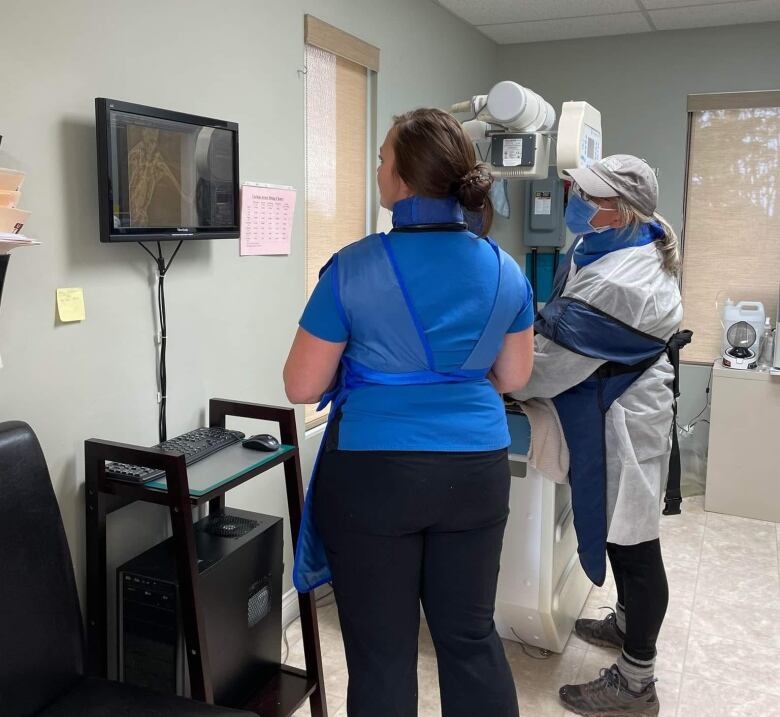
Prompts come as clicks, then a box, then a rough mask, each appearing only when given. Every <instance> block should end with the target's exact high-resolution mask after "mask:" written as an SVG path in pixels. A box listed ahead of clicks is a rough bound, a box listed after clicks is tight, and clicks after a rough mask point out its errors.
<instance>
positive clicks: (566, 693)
mask: <svg viewBox="0 0 780 717" xmlns="http://www.w3.org/2000/svg"><path fill="white" fill-rule="evenodd" d="M558 694H559V695H560V698H561V702H563V704H564V705H565V706H566V709H568V710H570V711H571V712H575V713H576V714H578V715H587V717H656V715H657V714H658V710H659V704H658V695H657V694H656V691H655V681H653V682H651V683H650V684H649V685H648V686H647V687H645V688H644V689H643V690H642V691H641V692H631V691H630V690H629V689H628V685H627V684H626V681H625V679H624V678H623V676H622V675H621V674H620V672H619V671H618V668H617V665H612V667H610V668H609V669H606V668H605V669H603V670H602V671H601V674H600V676H599V677H598V678H596V679H595V680H593V681H592V682H586V683H585V684H583V685H564V686H563V687H561V689H560V691H559V693H558Z"/></svg>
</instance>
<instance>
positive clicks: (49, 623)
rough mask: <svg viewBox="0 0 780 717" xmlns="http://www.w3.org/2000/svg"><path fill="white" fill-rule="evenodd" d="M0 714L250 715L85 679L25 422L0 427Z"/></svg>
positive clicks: (71, 598) (35, 446)
mask: <svg viewBox="0 0 780 717" xmlns="http://www.w3.org/2000/svg"><path fill="white" fill-rule="evenodd" d="M0 550H2V555H3V557H2V560H1V561H0V715H2V717H31V716H32V715H39V716H40V717H75V716H76V715H78V717H141V716H143V717H241V716H242V715H243V716H244V717H252V716H253V713H251V712H243V711H239V710H232V709H228V708H226V707H216V706H212V705H206V704H203V703H201V702H194V701H192V700H187V699H183V698H181V697H176V696H174V695H162V694H158V693H155V692H151V691H148V690H145V689H141V688H138V687H133V686H131V685H125V684H122V683H119V682H110V681H108V680H102V679H97V678H91V677H85V676H84V674H83V669H84V635H83V625H82V621H81V610H80V608H79V600H78V594H77V593H76V581H75V578H74V575H73V564H72V563H71V558H70V551H69V549H68V541H67V539H66V537H65V531H64V530H63V527H62V518H61V517H60V511H59V507H58V505H57V500H56V498H55V497H54V491H53V490H52V486H51V480H50V478H49V471H48V468H47V467H46V460H45V458H44V456H43V452H42V451H41V446H40V444H39V443H38V439H37V438H36V437H35V433H34V432H33V430H32V429H31V428H30V426H28V425H27V424H26V423H22V422H21V421H8V422H5V423H0Z"/></svg>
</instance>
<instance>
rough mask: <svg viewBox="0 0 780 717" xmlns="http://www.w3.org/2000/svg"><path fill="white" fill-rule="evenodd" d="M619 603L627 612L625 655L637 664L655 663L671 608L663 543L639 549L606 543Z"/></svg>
mask: <svg viewBox="0 0 780 717" xmlns="http://www.w3.org/2000/svg"><path fill="white" fill-rule="evenodd" d="M607 555H608V556H609V562H610V564H611V565H612V574H613V575H614V576H615V585H616V587H617V594H618V602H619V603H620V604H621V605H622V606H623V607H624V608H625V611H626V636H625V638H624V640H623V651H624V652H625V653H626V654H627V655H628V656H629V657H634V658H636V659H637V660H643V661H647V660H652V659H653V658H654V657H655V654H656V650H655V643H656V641H657V640H658V633H659V632H660V631H661V625H662V624H663V621H664V616H665V615H666V607H667V605H668V604H669V585H668V583H667V581H666V571H665V570H664V561H663V558H662V556H661V541H660V540H657V539H656V540H649V541H647V542H645V543H638V544H637V545H617V544H615V543H607Z"/></svg>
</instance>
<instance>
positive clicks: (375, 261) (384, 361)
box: [293, 198, 521, 592]
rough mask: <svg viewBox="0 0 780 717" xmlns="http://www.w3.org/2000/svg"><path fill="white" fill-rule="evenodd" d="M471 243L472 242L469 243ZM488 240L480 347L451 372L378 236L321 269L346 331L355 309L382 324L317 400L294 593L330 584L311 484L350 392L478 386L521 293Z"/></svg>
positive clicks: (348, 353) (350, 349) (352, 350)
mask: <svg viewBox="0 0 780 717" xmlns="http://www.w3.org/2000/svg"><path fill="white" fill-rule="evenodd" d="M415 199H419V198H415ZM458 211H459V209H458ZM461 216H462V215H461ZM456 226H458V228H459V229H460V230H461V231H465V228H464V227H460V226H459V225H446V226H445V225H430V226H423V225H419V226H416V227H414V229H412V228H411V227H409V226H407V227H405V228H402V229H400V231H412V230H414V231H442V230H448V229H454V228H455V227H456ZM397 231H399V230H397V229H394V230H393V232H397ZM474 241H479V240H478V239H476V238H474ZM487 241H488V242H489V244H490V246H491V247H492V249H493V251H494V252H495V255H496V258H497V260H498V264H499V274H498V285H497V289H496V295H495V298H494V301H493V307H492V310H491V313H490V317H489V318H488V321H487V323H486V325H485V328H484V329H483V331H482V335H481V336H480V339H479V341H478V342H477V344H476V346H475V347H474V349H473V351H472V352H471V354H470V355H469V357H468V358H467V359H466V361H465V362H464V363H463V364H462V366H461V367H460V368H459V369H458V370H455V371H447V372H442V371H437V370H436V369H435V367H434V361H433V351H432V349H431V346H430V343H429V342H428V339H427V337H426V335H425V331H424V329H423V327H422V323H421V321H420V317H419V315H418V314H417V312H416V311H415V308H414V305H413V304H412V301H411V298H410V296H409V293H408V291H407V287H406V284H405V282H404V279H403V276H402V274H401V272H400V269H399V267H398V263H397V261H396V259H395V256H394V253H393V250H392V247H391V245H390V241H389V239H388V237H387V236H386V235H385V234H376V235H372V236H369V237H366V238H365V239H363V240H362V241H360V242H357V243H355V244H352V245H350V246H348V247H346V248H345V249H342V250H341V251H340V252H339V253H338V254H336V255H334V257H333V258H332V259H331V260H330V262H329V263H328V264H326V266H325V267H324V268H323V272H324V271H325V269H326V268H327V267H328V266H330V267H331V275H332V277H333V282H334V286H333V288H334V292H335V293H336V297H337V299H338V300H337V303H338V304H339V306H340V313H341V315H342V321H343V322H344V324H345V326H346V327H347V328H349V320H348V318H347V312H346V311H345V310H344V307H345V306H346V307H349V308H350V309H351V311H352V312H356V311H360V312H361V314H362V315H368V316H372V315H373V316H381V317H382V320H381V325H378V326H371V325H367V326H366V327H365V331H364V333H366V334H367V335H361V337H360V338H361V341H360V346H357V347H356V346H353V345H352V344H353V342H350V343H349V344H348V345H347V348H346V350H345V352H344V355H343V356H342V359H341V363H340V367H339V373H338V379H337V382H336V385H335V386H334V388H333V389H332V390H331V391H329V392H328V393H327V394H325V395H324V396H323V397H322V401H321V403H320V405H319V406H318V410H321V409H323V408H325V406H327V405H328V404H329V403H330V412H329V415H328V422H327V424H326V426H325V432H324V434H323V436H322V441H321V442H320V447H319V451H318V453H317V458H316V460H315V463H314V468H313V470H312V476H311V480H310V482H309V487H308V490H307V493H306V500H305V502H304V506H303V517H302V520H301V529H300V533H299V535H298V542H297V545H296V550H295V564H294V566H293V583H294V585H295V588H296V589H297V590H298V591H299V592H309V591H310V590H313V589H314V588H316V587H318V586H319V585H322V584H323V583H326V582H329V581H330V580H331V572H330V566H329V565H328V559H327V555H326V553H325V546H324V545H323V542H322V539H321V537H320V535H319V532H318V531H317V527H316V525H315V522H314V515H313V510H314V508H313V496H314V484H315V481H316V480H317V473H318V470H319V463H320V459H321V458H322V454H323V449H324V446H325V445H326V443H327V440H328V435H329V433H330V430H331V428H332V424H333V421H334V420H335V418H336V416H337V414H338V413H339V409H340V408H341V407H342V406H343V405H344V403H345V401H346V400H347V398H348V397H349V395H350V393H351V392H352V391H354V390H355V389H358V388H360V387H362V386H372V385H384V386H411V385H422V384H443V383H461V382H479V381H483V380H485V378H486V376H487V373H488V372H489V371H490V369H491V368H492V365H493V363H494V361H495V358H496V356H497V355H498V352H499V351H500V348H501V345H502V343H503V340H504V335H505V333H506V331H507V329H508V328H509V327H510V326H511V324H512V321H513V320H514V319H515V317H516V315H517V311H518V310H519V307H520V302H521V297H520V291H521V289H520V287H519V286H517V285H516V282H514V281H511V280H510V278H509V274H510V272H507V271H505V270H504V266H503V264H504V261H505V257H506V255H505V254H503V253H502V252H500V251H499V249H498V246H497V245H496V244H495V242H493V240H492V239H489V238H487ZM372 331H373V334H372V333H371V332H372ZM388 337H391V341H392V343H388V342H387V339H388Z"/></svg>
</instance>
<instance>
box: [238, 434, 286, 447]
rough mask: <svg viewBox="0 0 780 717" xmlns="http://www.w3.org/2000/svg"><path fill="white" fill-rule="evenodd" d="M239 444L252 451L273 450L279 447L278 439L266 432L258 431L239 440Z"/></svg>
mask: <svg viewBox="0 0 780 717" xmlns="http://www.w3.org/2000/svg"><path fill="white" fill-rule="evenodd" d="M241 445H242V446H244V448H251V449H252V450H253V451H275V450H276V449H277V448H279V441H277V440H276V439H275V438H274V437H273V436H271V435H269V434H267V433H258V434H257V435H256V436H249V438H246V439H244V440H243V441H241Z"/></svg>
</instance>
